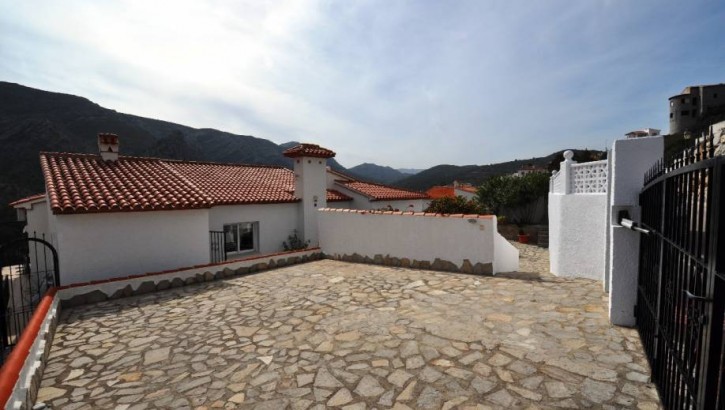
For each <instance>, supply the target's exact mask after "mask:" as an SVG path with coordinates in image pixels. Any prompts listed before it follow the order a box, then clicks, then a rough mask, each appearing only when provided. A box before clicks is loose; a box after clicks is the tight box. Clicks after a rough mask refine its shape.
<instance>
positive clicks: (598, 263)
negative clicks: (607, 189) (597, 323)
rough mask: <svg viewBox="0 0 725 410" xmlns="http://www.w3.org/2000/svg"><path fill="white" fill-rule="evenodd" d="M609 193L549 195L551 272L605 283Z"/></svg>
mask: <svg viewBox="0 0 725 410" xmlns="http://www.w3.org/2000/svg"><path fill="white" fill-rule="evenodd" d="M606 210H607V195H606V194H576V195H564V194H557V193H550V194H549V261H550V269H551V273H553V274H555V275H557V276H563V277H580V278H589V279H598V280H603V278H604V269H605V266H604V261H605V252H604V249H605V237H606V235H605V230H606V225H605V219H606V218H605V214H606Z"/></svg>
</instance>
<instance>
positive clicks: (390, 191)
mask: <svg viewBox="0 0 725 410" xmlns="http://www.w3.org/2000/svg"><path fill="white" fill-rule="evenodd" d="M335 182H336V183H337V184H339V185H341V186H343V187H345V188H347V189H349V190H351V191H353V192H357V193H360V194H362V195H365V196H366V197H368V198H370V199H371V200H372V201H385V200H387V201H390V200H396V199H428V198H429V197H428V195H426V194H424V193H422V192H415V191H408V190H405V189H400V188H393V187H389V186H385V185H380V184H373V183H371V182H362V181H340V180H337V181H335Z"/></svg>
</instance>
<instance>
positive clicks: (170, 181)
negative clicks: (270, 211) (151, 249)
mask: <svg viewBox="0 0 725 410" xmlns="http://www.w3.org/2000/svg"><path fill="white" fill-rule="evenodd" d="M40 163H41V167H42V169H43V175H44V177H45V184H46V189H47V192H48V199H49V201H50V207H51V209H52V211H53V213H57V214H58V213H59V214H68V213H88V212H118V211H154V210H172V209H195V208H209V207H211V206H214V205H226V204H252V203H280V202H296V201H299V199H297V198H296V197H295V196H294V194H293V192H294V183H293V182H294V174H293V173H292V171H290V170H288V169H285V168H281V167H269V166H254V165H230V164H215V163H201V162H188V161H173V160H162V159H156V158H139V157H123V156H121V157H119V159H118V160H117V161H115V162H107V161H103V160H101V158H100V157H99V156H98V155H89V154H67V153H42V154H41V155H40Z"/></svg>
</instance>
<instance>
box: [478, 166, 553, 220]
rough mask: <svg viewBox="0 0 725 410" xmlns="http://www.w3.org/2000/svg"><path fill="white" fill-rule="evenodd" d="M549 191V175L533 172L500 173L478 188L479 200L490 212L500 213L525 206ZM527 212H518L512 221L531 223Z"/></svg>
mask: <svg viewBox="0 0 725 410" xmlns="http://www.w3.org/2000/svg"><path fill="white" fill-rule="evenodd" d="M548 192H549V175H548V174H546V173H543V172H533V173H530V174H525V175H522V176H514V175H498V176H495V177H491V178H489V179H487V180H486V181H485V182H484V183H483V184H481V186H480V187H479V188H478V191H477V192H476V195H477V197H478V202H479V203H480V204H481V205H482V206H483V207H484V208H485V209H486V210H487V211H488V212H490V213H493V214H496V215H499V214H501V212H502V211H503V210H507V211H508V210H511V211H514V210H516V209H520V208H525V207H526V206H527V205H529V204H531V203H532V202H534V201H537V200H538V199H539V198H541V197H542V196H546V194H547V193H548ZM528 216H529V215H528V213H527V212H516V213H515V214H514V215H512V218H511V222H513V223H515V224H517V225H521V224H525V223H530V222H529V221H528V220H527V219H530V218H528Z"/></svg>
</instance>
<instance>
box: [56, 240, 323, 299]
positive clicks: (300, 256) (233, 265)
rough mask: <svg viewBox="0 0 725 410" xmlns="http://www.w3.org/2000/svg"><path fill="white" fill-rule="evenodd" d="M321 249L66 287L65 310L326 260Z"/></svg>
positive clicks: (63, 287)
mask: <svg viewBox="0 0 725 410" xmlns="http://www.w3.org/2000/svg"><path fill="white" fill-rule="evenodd" d="M322 258H323V255H322V252H321V251H320V248H310V249H304V250H301V251H291V252H281V253H275V254H268V255H256V256H251V257H248V258H244V259H236V260H233V261H226V262H221V263H213V264H207V265H199V266H192V267H187V268H180V269H174V270H170V271H162V272H150V273H146V274H143V275H133V276H128V277H122V278H114V279H107V280H101V281H93V282H88V283H76V284H72V285H67V286H62V287H61V288H60V290H59V295H60V298H61V302H62V305H63V306H78V305H84V304H88V303H96V302H102V301H104V300H108V299H118V298H122V297H127V296H135V295H142V294H145V293H150V292H155V291H158V290H166V289H170V288H177V287H181V286H185V285H191V284H194V283H201V282H210V281H213V280H218V279H223V278H230V277H234V276H238V275H246V274H249V273H255V272H260V271H264V270H268V269H274V268H277V267H282V266H288V265H294V264H297V263H304V262H308V261H312V260H317V259H322Z"/></svg>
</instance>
